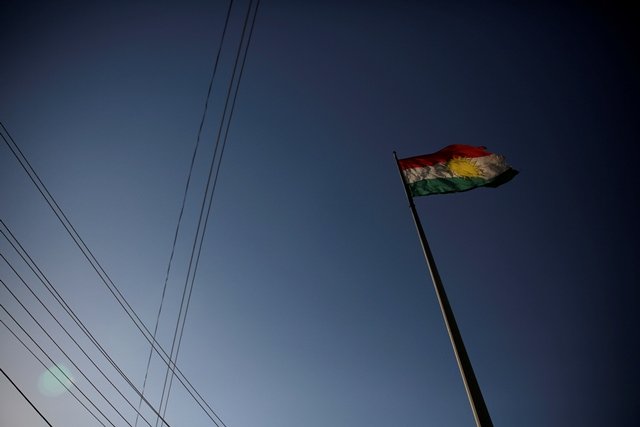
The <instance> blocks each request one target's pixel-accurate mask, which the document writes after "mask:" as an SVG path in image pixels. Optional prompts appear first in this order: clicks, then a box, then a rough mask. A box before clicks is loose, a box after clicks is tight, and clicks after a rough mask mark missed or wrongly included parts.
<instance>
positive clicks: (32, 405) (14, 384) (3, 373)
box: [0, 368, 53, 427]
mask: <svg viewBox="0 0 640 427" xmlns="http://www.w3.org/2000/svg"><path fill="white" fill-rule="evenodd" d="M0 372H2V375H4V376H5V378H6V379H8V380H9V382H10V383H11V385H12V386H14V387H15V389H16V390H18V393H20V395H22V397H24V400H26V401H27V403H29V405H31V407H32V408H33V409H34V411H36V412H37V413H38V415H40V418H42V419H43V420H44V422H45V423H47V425H48V426H49V427H53V426H52V425H51V423H50V422H49V420H47V418H46V417H45V416H44V415H42V412H40V411H39V410H38V408H36V405H34V404H33V402H31V400H29V398H28V397H27V395H26V394H24V393H23V392H22V390H20V387H18V385H17V384H16V383H14V382H13V380H12V379H11V378H10V377H9V375H7V373H6V372H5V371H4V369H2V368H0Z"/></svg>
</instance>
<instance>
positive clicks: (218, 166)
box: [163, 0, 260, 427]
mask: <svg viewBox="0 0 640 427" xmlns="http://www.w3.org/2000/svg"><path fill="white" fill-rule="evenodd" d="M259 6H260V0H257V1H256V7H255V10H254V14H253V20H252V22H251V26H250V30H249V36H248V38H247V43H246V46H245V50H244V55H243V59H242V65H241V67H240V73H239V74H238V81H237V83H236V88H235V92H234V95H233V100H232V102H231V110H230V113H229V119H228V120H227V124H226V129H225V132H224V137H223V139H222V146H221V149H220V155H219V159H218V164H217V167H216V172H215V176H214V179H213V186H212V190H211V195H210V197H209V205H208V207H207V213H206V215H205V221H204V226H203V229H202V235H201V239H200V243H199V247H198V251H197V256H196V262H195V267H194V269H193V274H192V276H191V283H190V285H189V294H188V297H187V304H186V308H185V314H184V320H183V322H182V327H181V330H180V338H179V340H178V348H177V350H176V359H175V360H176V362H177V357H178V351H180V345H181V343H182V336H183V332H184V325H185V323H186V316H187V311H188V310H189V303H190V302H191V294H192V291H193V286H194V282H195V277H196V272H197V270H198V265H199V263H200V255H201V253H202V244H203V242H204V235H205V233H206V229H207V224H208V222H209V218H210V213H211V207H212V204H213V195H214V193H215V189H216V186H217V183H218V174H219V172H220V166H221V164H222V156H223V155H224V149H225V147H226V144H227V138H228V136H229V128H230V127H231V120H232V118H233V112H234V111H235V106H236V99H237V97H238V91H239V89H240V82H241V80H242V75H243V72H244V66H245V64H246V60H247V53H248V51H249V45H250V43H251V38H252V35H253V29H254V27H255V21H256V16H257V14H258V7H259ZM236 60H237V58H236ZM234 74H235V67H234ZM229 88H230V89H231V86H230V87H229ZM227 100H228V98H227ZM225 109H226V105H225ZM223 120H224V115H223ZM221 126H222V125H221ZM220 129H222V127H221V128H220ZM219 140H220V132H219V133H218V142H219ZM216 146H217V142H216ZM212 166H213V164H212ZM187 277H188V276H187ZM172 383H173V375H172V376H171V379H170V381H169V390H168V392H167V401H168V400H169V397H168V395H169V392H170V391H171V385H172ZM166 410H167V405H165V408H164V412H163V415H165V414H166ZM220 421H221V422H222V420H220ZM222 424H223V425H224V422H223V423H222ZM225 427H226V425H225Z"/></svg>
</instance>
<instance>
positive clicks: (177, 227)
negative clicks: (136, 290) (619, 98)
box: [135, 0, 233, 427]
mask: <svg viewBox="0 0 640 427" xmlns="http://www.w3.org/2000/svg"><path fill="white" fill-rule="evenodd" d="M232 7H233V0H230V1H229V7H228V8H227V17H226V18H225V21H224V28H223V29H222V36H221V37H220V44H219V45H218V53H217V54H216V60H215V63H214V65H213V71H212V73H211V78H210V79H209V88H208V90H207V97H206V99H205V102H204V111H203V112H202V118H201V119H200V126H199V128H198V136H197V137H196V145H195V148H194V150H193V155H192V156H191V164H190V165H189V173H188V175H187V183H186V185H185V187H184V195H183V196H182V205H181V206H180V214H179V215H178V224H177V225H176V231H175V233H174V235H173V243H172V245H171V255H169V263H168V265H167V272H166V274H165V278H164V286H163V287H162V297H161V298H160V307H159V308H158V315H157V316H156V323H155V326H154V328H153V339H154V340H155V339H156V337H157V333H158V325H159V323H160V314H161V313H162V307H163V305H164V298H165V294H166V292H167V283H168V281H169V273H170V271H171V265H172V261H173V256H174V253H175V250H176V243H177V241H178V234H179V231H180V225H181V224H182V216H183V214H184V207H185V205H186V201H187V193H188V192H189V185H190V183H191V177H192V175H193V166H194V164H195V160H196V154H197V153H198V147H199V146H200V137H201V135H202V128H203V126H204V120H205V117H206V115H207V110H208V108H209V99H210V98H211V93H212V91H213V81H214V79H215V77H216V73H217V71H218V64H219V62H220V53H221V52H222V46H223V44H224V39H225V36H226V34H227V27H228V25H229V17H230V16H231V8H232ZM152 356H153V347H152V348H151V349H150V350H149V357H148V358H147V366H146V368H145V372H144V381H143V383H142V394H143V395H144V392H145V389H146V386H147V377H148V375H149V367H150V366H151V357H152ZM141 404H142V398H140V402H139V403H138V409H140V405H141ZM137 426H138V416H137V415H136V421H135V427H137Z"/></svg>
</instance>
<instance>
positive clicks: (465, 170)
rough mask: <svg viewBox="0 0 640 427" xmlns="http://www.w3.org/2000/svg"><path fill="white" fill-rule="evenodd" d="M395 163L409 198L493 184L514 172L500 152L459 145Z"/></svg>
mask: <svg viewBox="0 0 640 427" xmlns="http://www.w3.org/2000/svg"><path fill="white" fill-rule="evenodd" d="M398 166H399V167H400V171H401V172H402V177H403V179H404V182H405V184H406V185H407V187H408V189H409V191H410V193H411V195H412V196H413V197H415V196H426V195H429V194H442V193H453V192H457V191H466V190H471V189H472V188H476V187H481V186H488V187H497V186H498V185H500V184H503V183H505V182H507V181H509V180H510V179H511V178H513V177H514V176H515V175H516V174H517V173H518V172H517V171H516V170H515V169H512V168H511V166H509V165H508V164H507V162H506V161H505V158H504V157H503V156H501V155H500V154H494V153H490V152H488V151H486V150H485V147H472V146H470V145H460V144H457V145H449V146H447V147H445V148H443V149H442V150H440V151H437V152H435V153H433V154H426V155H423V156H416V157H409V158H406V159H400V160H398Z"/></svg>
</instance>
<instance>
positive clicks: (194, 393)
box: [0, 122, 220, 423]
mask: <svg viewBox="0 0 640 427" xmlns="http://www.w3.org/2000/svg"><path fill="white" fill-rule="evenodd" d="M0 127H2V129H3V130H4V132H5V133H6V134H7V136H8V137H9V138H8V139H7V138H6V137H5V136H4V135H3V134H2V133H0V136H2V139H3V140H4V142H5V143H6V145H7V146H8V147H9V149H10V150H11V152H12V154H13V155H14V157H15V158H16V159H17V160H18V162H19V163H20V165H21V166H22V168H23V169H24V170H25V172H26V173H27V175H28V176H29V178H30V179H31V181H32V182H33V183H34V185H35V186H36V188H37V189H38V191H39V192H40V194H41V195H42V197H43V198H44V199H45V201H46V202H47V204H48V205H49V207H50V208H51V210H52V211H53V213H54V215H56V217H57V218H58V220H59V221H60V222H61V224H62V225H63V227H64V228H65V230H66V231H67V233H68V234H69V236H70V237H71V238H72V240H73V241H74V243H75V244H76V246H78V248H79V249H80V251H81V252H82V254H83V255H84V256H85V258H86V259H87V260H88V261H89V264H91V266H92V268H93V269H94V270H95V271H96V273H97V274H98V277H99V278H100V279H101V281H102V282H103V283H104V284H105V286H106V287H107V288H108V290H109V291H110V292H111V294H112V295H113V296H114V297H115V298H116V300H117V301H118V304H119V305H120V306H121V307H122V308H123V310H125V312H126V313H127V315H128V317H129V318H130V319H131V320H132V321H133V323H134V325H135V326H136V328H137V329H138V330H139V331H140V332H141V333H142V335H143V336H144V338H145V339H146V340H147V342H149V344H151V346H152V348H153V350H154V351H155V352H156V354H158V355H159V356H160V358H161V360H162V361H163V363H165V364H166V365H169V366H171V370H172V371H173V372H175V374H176V376H177V377H178V380H179V382H180V383H181V384H182V385H183V386H184V387H185V390H186V391H187V393H188V394H189V395H190V396H191V397H192V398H193V399H194V401H195V402H196V403H197V404H198V406H199V407H200V408H201V409H202V410H203V411H204V412H205V413H206V415H207V417H208V418H209V419H211V420H212V421H213V422H214V423H215V419H214V418H213V417H214V416H215V417H216V418H218V419H220V417H219V416H218V415H217V414H216V412H215V411H214V410H213V408H212V407H211V405H210V404H209V403H208V402H207V401H206V400H205V399H204V397H202V395H201V394H200V392H198V390H197V389H196V388H195V387H194V386H193V384H192V383H191V382H190V381H189V380H188V378H187V377H186V376H185V375H184V373H183V372H182V371H181V370H180V369H179V368H178V367H177V366H176V365H175V364H174V363H172V362H171V358H170V357H169V354H168V353H167V352H166V351H165V350H164V349H163V348H162V346H160V344H159V343H158V341H157V340H155V339H154V338H153V335H152V334H151V332H150V331H149V329H148V328H147V327H146V326H145V324H144V323H143V322H142V320H141V319H140V317H139V316H138V315H137V313H136V312H135V311H134V310H133V308H132V307H131V305H130V304H129V303H128V302H127V301H126V299H125V298H124V296H123V295H122V293H121V292H120V291H119V290H118V288H117V287H116V285H115V283H114V282H113V281H112V280H111V278H110V277H109V275H108V274H107V273H106V271H105V270H104V268H103V267H102V265H101V264H100V263H99V262H98V260H97V259H96V258H95V256H94V255H93V253H92V252H91V251H90V249H89V248H88V246H87V245H86V244H85V243H84V241H83V240H82V238H81V237H80V235H79V234H78V232H77V231H76V230H75V228H74V227H73V225H72V224H71V222H70V221H69V220H68V218H67V216H66V215H65V214H64V212H63V211H62V209H61V208H60V207H59V205H58V203H57V202H56V201H55V199H54V198H53V196H52V195H51V193H50V192H49V191H48V189H47V188H46V186H45V185H44V183H43V182H42V180H41V179H40V177H39V176H38V175H37V173H36V172H35V170H34V169H33V167H32V166H31V164H30V163H29V161H28V159H27V158H26V156H24V153H22V151H21V150H20V147H19V146H18V145H17V144H16V142H15V140H14V139H13V137H12V136H11V134H10V133H9V131H8V130H7V128H6V127H5V126H4V124H3V123H2V122H0Z"/></svg>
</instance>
